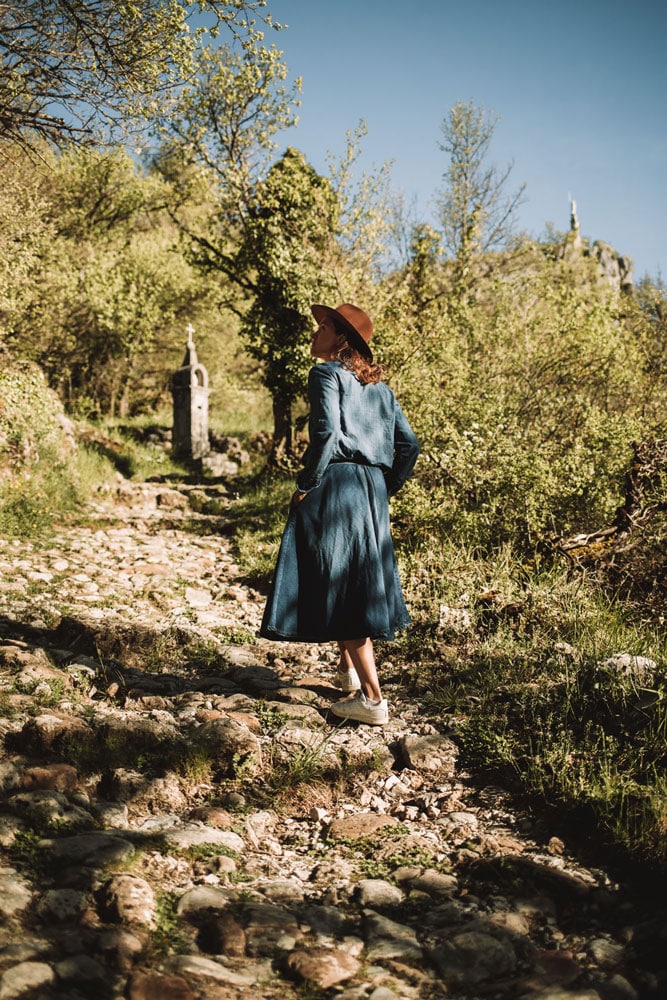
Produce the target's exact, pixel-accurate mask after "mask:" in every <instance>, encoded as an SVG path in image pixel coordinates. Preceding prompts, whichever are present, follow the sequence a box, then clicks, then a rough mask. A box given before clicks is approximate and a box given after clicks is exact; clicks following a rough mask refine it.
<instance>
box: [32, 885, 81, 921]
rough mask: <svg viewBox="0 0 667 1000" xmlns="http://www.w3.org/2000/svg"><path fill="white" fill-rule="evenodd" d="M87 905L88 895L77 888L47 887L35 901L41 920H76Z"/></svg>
mask: <svg viewBox="0 0 667 1000" xmlns="http://www.w3.org/2000/svg"><path fill="white" fill-rule="evenodd" d="M87 906H88V896H87V895H86V893H85V892H79V891H78V890H77V889H47V891H46V892H45V893H44V894H43V895H42V897H41V899H40V900H39V902H38V903H37V907H36V909H37V914H38V915H39V916H40V917H41V918H42V919H43V920H56V921H58V922H63V921H66V920H77V919H78V918H79V917H80V916H81V914H82V913H83V912H84V910H85V909H86V907H87Z"/></svg>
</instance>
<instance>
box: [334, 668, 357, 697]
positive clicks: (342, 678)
mask: <svg viewBox="0 0 667 1000" xmlns="http://www.w3.org/2000/svg"><path fill="white" fill-rule="evenodd" d="M336 683H337V684H338V687H339V688H340V689H341V691H344V692H345V693H346V694H349V693H350V692H351V691H359V690H360V689H361V681H360V680H359V674H358V673H357V671H356V670H355V669H354V667H350V669H349V670H337V671H336Z"/></svg>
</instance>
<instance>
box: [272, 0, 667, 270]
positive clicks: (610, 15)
mask: <svg viewBox="0 0 667 1000" xmlns="http://www.w3.org/2000/svg"><path fill="white" fill-rule="evenodd" d="M268 9H269V10H270V11H271V13H272V14H273V17H274V19H275V20H276V21H279V22H281V23H284V24H287V25H288V27H287V29H286V30H285V31H282V32H279V33H273V32H270V33H269V34H268V36H267V41H271V42H274V43H275V44H276V45H277V46H278V48H280V49H282V51H283V52H284V59H285V62H286V63H287V65H288V67H289V69H290V73H291V74H292V75H293V76H302V77H303V94H302V106H301V109H300V123H299V125H298V126H297V127H296V129H294V130H291V131H290V132H288V133H284V134H283V136H282V137H281V140H282V141H283V143H284V145H285V146H287V145H288V144H289V145H293V146H296V147H298V148H299V149H300V150H302V152H303V153H304V154H305V156H306V157H307V159H308V160H309V161H310V162H311V163H312V165H313V166H314V167H315V168H316V169H317V170H320V171H321V172H326V165H327V159H326V154H327V151H328V150H331V151H332V152H334V153H340V152H342V150H343V148H344V144H345V133H346V131H347V130H348V129H352V128H354V127H355V126H356V125H357V123H358V122H359V120H360V119H364V120H365V121H366V123H367V125H368V135H367V137H366V139H365V140H364V150H365V161H364V162H365V166H366V168H367V169H368V168H369V167H370V166H371V165H372V164H373V163H378V164H379V163H382V162H384V161H386V160H391V161H393V170H392V176H393V181H394V186H395V187H396V188H397V189H399V190H401V191H402V192H403V193H404V195H405V197H406V199H407V200H408V201H410V200H411V199H413V198H414V199H415V200H416V207H417V212H418V216H419V217H420V218H424V219H425V220H427V221H433V219H434V216H433V214H432V213H433V208H434V204H433V200H434V196H435V194H436V192H437V190H438V188H439V187H440V186H441V184H442V174H443V172H444V171H445V169H446V167H447V158H446V154H445V153H443V152H441V151H440V149H439V148H438V142H439V138H440V126H441V123H442V121H443V119H445V118H446V117H447V114H448V112H449V109H450V108H451V107H452V106H453V105H454V104H455V103H456V102H457V101H459V100H462V101H467V100H473V101H474V102H475V104H477V105H478V106H481V107H483V108H486V109H490V110H492V111H493V112H495V114H496V115H498V116H499V118H500V120H499V122H498V124H497V126H496V132H495V136H494V140H493V144H492V148H491V160H492V162H494V163H496V164H497V165H498V167H499V168H502V167H505V166H506V165H507V164H508V163H509V162H510V161H514V169H513V172H512V175H511V180H512V179H513V180H514V182H515V186H518V184H519V183H520V182H522V181H525V182H526V201H525V203H524V204H523V205H522V206H521V208H520V209H519V218H518V222H519V228H521V229H524V230H527V231H528V232H529V233H531V234H533V235H535V236H539V235H540V234H542V233H543V232H544V228H545V224H546V223H547V222H548V221H549V222H552V223H554V225H555V226H556V228H557V229H561V230H563V229H567V228H568V227H569V218H570V214H569V213H570V210H569V201H568V198H569V195H570V194H571V195H572V197H573V198H574V199H575V200H576V202H577V209H578V215H579V220H580V223H581V231H582V234H583V235H584V236H588V237H590V238H591V239H593V240H596V239H601V240H605V241H606V242H608V243H611V244H612V245H613V246H614V247H615V248H616V250H617V251H618V252H619V253H621V254H627V255H629V256H630V257H632V258H633V260H634V261H635V278H639V277H641V276H642V275H643V274H645V273H648V274H649V275H651V276H652V277H655V276H657V275H658V273H660V274H661V275H662V276H663V278H666V277H667V3H666V2H665V0H634V2H633V3H629V2H628V0H402V2H399V0H268Z"/></svg>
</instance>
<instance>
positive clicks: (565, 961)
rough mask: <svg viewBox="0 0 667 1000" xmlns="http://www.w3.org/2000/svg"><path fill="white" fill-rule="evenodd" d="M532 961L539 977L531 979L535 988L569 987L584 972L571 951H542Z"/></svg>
mask: <svg viewBox="0 0 667 1000" xmlns="http://www.w3.org/2000/svg"><path fill="white" fill-rule="evenodd" d="M532 961H533V967H534V969H535V972H536V973H537V974H538V975H537V976H531V977H530V984H531V985H533V986H535V987H537V986H538V985H541V986H546V985H552V984H561V985H563V986H567V985H568V984H569V983H572V982H574V980H575V979H577V977H578V976H580V975H581V972H582V967H581V965H580V964H579V962H577V960H576V959H575V958H574V956H573V955H572V952H570V951H556V950H548V951H540V952H538V953H537V954H536V955H535V956H534V958H533V960H532Z"/></svg>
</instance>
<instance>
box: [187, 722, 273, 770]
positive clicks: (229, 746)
mask: <svg viewBox="0 0 667 1000" xmlns="http://www.w3.org/2000/svg"><path fill="white" fill-rule="evenodd" d="M193 739H194V740H195V741H196V742H197V743H198V744H199V745H200V746H202V747H204V748H205V749H206V750H207V752H208V753H210V754H211V755H212V756H213V758H214V759H215V760H216V763H217V764H218V766H220V767H223V768H224V769H225V770H226V771H228V772H229V773H230V774H234V773H236V771H238V769H239V767H240V766H243V767H244V769H245V770H246V771H248V770H249V769H250V770H251V771H253V772H254V771H257V770H258V769H259V768H260V767H261V764H262V751H261V747H260V744H259V740H258V739H257V737H256V736H255V734H254V733H252V732H251V731H250V730H249V729H248V727H247V726H244V725H243V724H242V723H240V722H237V721H236V720H234V719H214V720H213V721H212V722H206V723H204V725H203V726H201V727H200V728H199V729H197V730H195V731H194V733H193Z"/></svg>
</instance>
